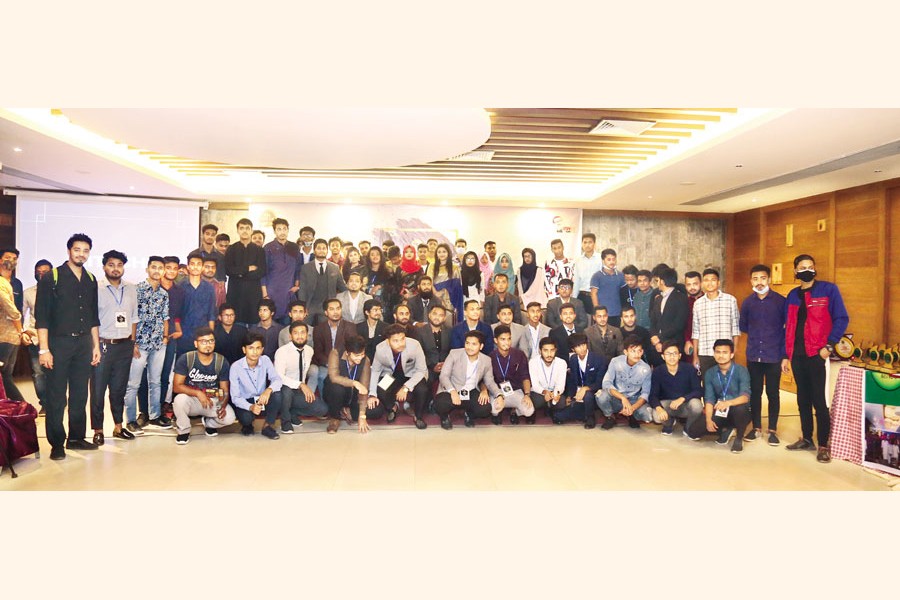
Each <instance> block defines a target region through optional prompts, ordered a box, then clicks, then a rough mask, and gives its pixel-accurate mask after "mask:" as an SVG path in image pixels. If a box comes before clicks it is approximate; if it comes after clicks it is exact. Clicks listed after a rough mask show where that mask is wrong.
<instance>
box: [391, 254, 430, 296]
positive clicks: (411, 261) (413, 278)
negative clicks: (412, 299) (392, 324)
mask: <svg viewBox="0 0 900 600" xmlns="http://www.w3.org/2000/svg"><path fill="white" fill-rule="evenodd" d="M422 275H424V273H423V272H422V265H420V264H419V260H418V257H417V255H416V248H415V246H412V245H407V246H405V247H404V248H403V258H402V259H401V260H400V268H399V269H397V270H396V271H395V272H394V276H395V281H396V283H397V288H398V290H399V293H400V297H401V298H403V299H404V300H405V299H406V298H408V297H409V296H410V294H415V293H416V290H417V289H418V288H419V279H420V278H421V277H422Z"/></svg>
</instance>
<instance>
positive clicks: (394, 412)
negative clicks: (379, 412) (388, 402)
mask: <svg viewBox="0 0 900 600" xmlns="http://www.w3.org/2000/svg"><path fill="white" fill-rule="evenodd" d="M396 420H397V404H396V403H395V404H394V408H392V409H391V410H390V412H388V414H387V422H388V423H393V422H394V421H396Z"/></svg>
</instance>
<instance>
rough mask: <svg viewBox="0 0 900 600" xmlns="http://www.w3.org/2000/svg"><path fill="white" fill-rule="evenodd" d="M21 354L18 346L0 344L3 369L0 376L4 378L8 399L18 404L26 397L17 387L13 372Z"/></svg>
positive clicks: (0, 370) (0, 369)
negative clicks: (17, 358)
mask: <svg viewBox="0 0 900 600" xmlns="http://www.w3.org/2000/svg"><path fill="white" fill-rule="evenodd" d="M18 354H19V345H18V344H5V343H4V344H0V362H2V363H3V367H2V368H0V374H2V376H3V387H4V388H5V389H6V397H7V398H9V399H10V400H15V401H16V402H22V401H24V400H25V397H24V396H22V392H20V391H19V388H17V387H16V382H15V380H13V370H14V369H15V368H16V357H17V356H18Z"/></svg>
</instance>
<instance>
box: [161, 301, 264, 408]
mask: <svg viewBox="0 0 900 600" xmlns="http://www.w3.org/2000/svg"><path fill="white" fill-rule="evenodd" d="M234 321H235V314H234V307H233V306H232V305H230V304H227V303H226V304H223V305H222V306H220V307H219V322H218V323H216V328H215V329H214V330H213V336H214V337H215V340H216V351H218V353H219V354H221V355H222V356H224V357H225V359H226V360H227V361H228V364H229V365H232V364H234V363H236V362H237V361H239V360H241V359H242V358H244V351H243V350H242V349H241V346H243V345H244V336H245V335H247V328H246V327H244V326H243V325H238V324H237V323H235V322H234ZM173 391H174V390H173Z"/></svg>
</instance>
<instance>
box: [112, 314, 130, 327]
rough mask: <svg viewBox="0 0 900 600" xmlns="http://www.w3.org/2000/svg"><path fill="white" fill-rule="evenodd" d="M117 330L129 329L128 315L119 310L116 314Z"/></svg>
mask: <svg viewBox="0 0 900 600" xmlns="http://www.w3.org/2000/svg"><path fill="white" fill-rule="evenodd" d="M115 317H116V329H127V328H128V313H126V312H125V311H124V310H117V311H116V314H115Z"/></svg>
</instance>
